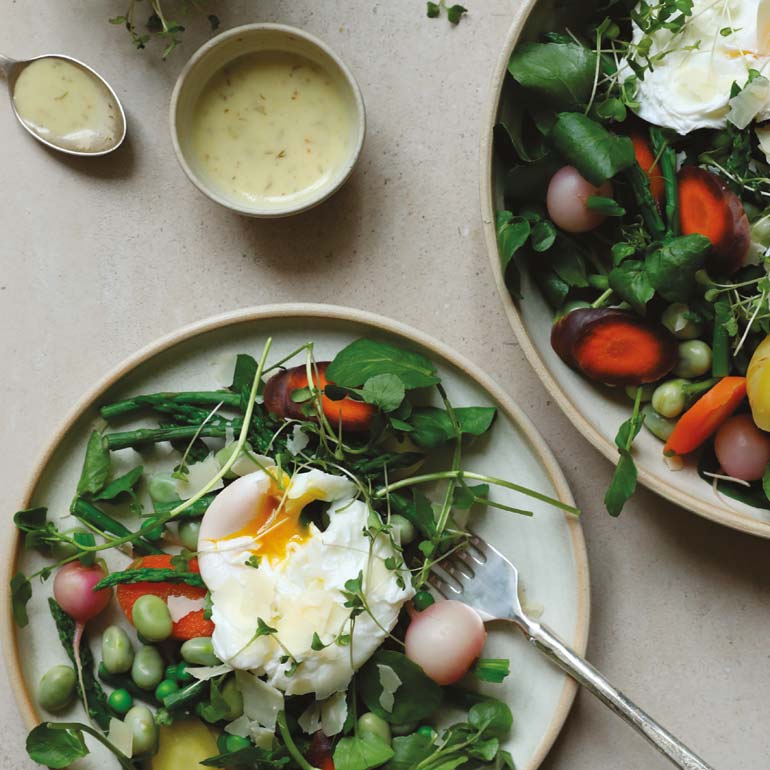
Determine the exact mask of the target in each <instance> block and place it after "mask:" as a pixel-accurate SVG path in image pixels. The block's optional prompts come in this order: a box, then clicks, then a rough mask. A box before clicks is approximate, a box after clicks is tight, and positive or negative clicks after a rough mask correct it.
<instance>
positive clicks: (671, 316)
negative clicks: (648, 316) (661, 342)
mask: <svg viewBox="0 0 770 770" xmlns="http://www.w3.org/2000/svg"><path fill="white" fill-rule="evenodd" d="M689 315H690V308H689V307H687V305H685V304H684V303H683V302H674V304H673V305H669V306H668V307H667V308H666V309H665V310H664V311H663V315H661V317H660V322H661V323H662V324H663V326H665V327H666V328H667V329H668V330H669V331H670V332H671V333H672V334H673V335H674V336H675V337H676V338H677V339H679V340H692V339H695V338H696V337H697V336H698V334H700V328H699V326H698V324H697V323H695V322H694V321H693V320H692V319H691V318H689Z"/></svg>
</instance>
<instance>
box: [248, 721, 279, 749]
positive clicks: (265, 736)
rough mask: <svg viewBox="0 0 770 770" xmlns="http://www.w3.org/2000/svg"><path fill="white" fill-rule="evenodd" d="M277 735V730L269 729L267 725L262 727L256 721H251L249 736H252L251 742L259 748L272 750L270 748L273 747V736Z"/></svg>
mask: <svg viewBox="0 0 770 770" xmlns="http://www.w3.org/2000/svg"><path fill="white" fill-rule="evenodd" d="M274 737H275V732H274V731H273V730H268V729H267V727H260V726H259V725H258V724H256V722H252V723H251V728H250V729H249V738H251V742H252V743H253V744H254V745H255V746H256V747H257V748H258V749H265V751H270V749H272V748H273V738H274Z"/></svg>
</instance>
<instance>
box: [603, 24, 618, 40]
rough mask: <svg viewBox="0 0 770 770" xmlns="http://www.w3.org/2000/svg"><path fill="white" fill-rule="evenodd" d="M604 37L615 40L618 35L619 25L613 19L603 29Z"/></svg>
mask: <svg viewBox="0 0 770 770" xmlns="http://www.w3.org/2000/svg"><path fill="white" fill-rule="evenodd" d="M604 37H606V38H607V39H608V40H616V39H617V38H619V37H620V27H619V26H618V25H617V24H615V22H614V21H613V22H612V24H610V25H609V26H608V27H607V29H606V30H605V31H604Z"/></svg>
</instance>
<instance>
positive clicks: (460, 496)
mask: <svg viewBox="0 0 770 770" xmlns="http://www.w3.org/2000/svg"><path fill="white" fill-rule="evenodd" d="M479 497H480V498H482V499H485V500H486V499H488V498H489V484H478V485H477V486H475V487H470V486H468V485H467V484H458V485H457V486H456V487H455V493H454V500H452V507H454V508H459V509H460V510H461V511H466V510H468V509H469V508H470V507H471V506H472V505H473V504H474V503H475V502H476V500H477V498H479Z"/></svg>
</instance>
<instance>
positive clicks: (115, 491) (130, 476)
mask: <svg viewBox="0 0 770 770" xmlns="http://www.w3.org/2000/svg"><path fill="white" fill-rule="evenodd" d="M143 473H144V468H143V467H142V466H141V465H137V466H136V468H132V469H131V470H130V471H128V473H124V474H123V475H122V476H118V478H116V479H113V480H112V481H111V482H110V483H109V484H107V486H106V487H104V489H102V491H101V492H99V494H98V495H94V500H114V499H115V498H117V497H120V495H123V494H131V493H132V492H133V491H134V487H135V486H136V484H137V482H138V481H139V479H141V478H142V474H143Z"/></svg>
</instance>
